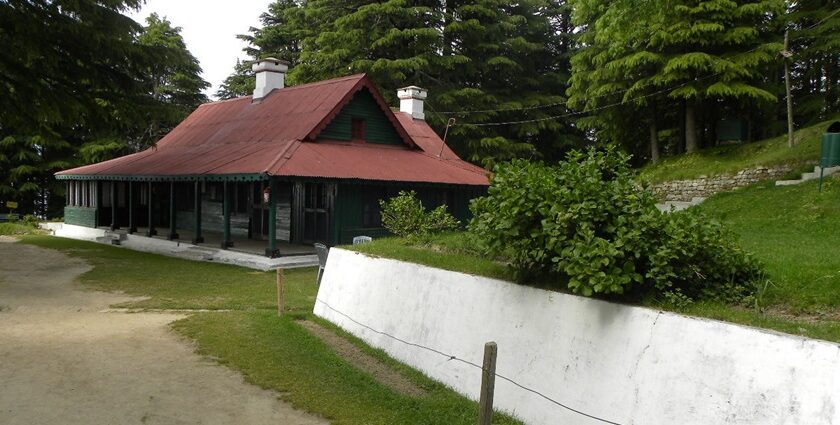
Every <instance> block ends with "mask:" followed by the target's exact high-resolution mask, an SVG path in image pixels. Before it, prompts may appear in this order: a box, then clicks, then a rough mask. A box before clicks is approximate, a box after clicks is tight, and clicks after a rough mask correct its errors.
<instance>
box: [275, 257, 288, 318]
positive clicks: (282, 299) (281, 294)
mask: <svg viewBox="0 0 840 425" xmlns="http://www.w3.org/2000/svg"><path fill="white" fill-rule="evenodd" d="M285 280H286V279H285V278H284V277H283V268H281V267H278V268H277V315H278V316H283V310H285V309H286V288H285V285H286V282H285Z"/></svg>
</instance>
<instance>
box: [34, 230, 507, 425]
mask: <svg viewBox="0 0 840 425" xmlns="http://www.w3.org/2000/svg"><path fill="white" fill-rule="evenodd" d="M23 242H24V243H29V244H33V245H37V246H40V247H43V248H49V249H57V250H60V251H62V252H64V253H66V254H68V255H71V256H75V257H80V258H83V259H85V260H86V261H88V262H89V263H90V264H91V265H93V266H94V268H93V270H91V271H90V272H88V273H85V274H84V275H82V276H81V277H80V279H79V280H80V281H81V283H82V284H84V285H86V286H89V287H91V288H94V289H100V290H107V291H123V292H125V293H128V294H131V295H145V296H148V297H149V298H148V299H146V300H143V301H139V302H131V303H126V304H125V305H124V307H139V308H167V309H168V308H189V309H230V310H233V311H230V312H208V313H196V314H192V315H190V316H189V317H188V318H187V319H184V320H180V321H178V322H175V323H174V324H173V328H175V329H176V330H177V331H178V332H180V333H182V334H184V335H187V336H189V337H191V338H193V339H194V340H195V341H196V342H197V343H198V344H197V346H198V351H199V353H201V354H204V355H208V356H211V357H213V358H214V359H216V360H217V361H219V362H220V363H222V364H225V365H228V366H230V367H232V368H234V369H236V370H239V371H240V372H241V373H242V374H243V375H244V376H245V379H246V380H247V381H248V382H251V383H253V384H256V385H259V386H262V387H264V388H269V389H273V390H276V391H279V392H281V393H282V394H283V398H284V399H285V400H287V401H289V402H291V403H292V404H293V405H294V406H295V407H297V408H300V409H303V410H307V411H309V412H313V413H316V414H319V415H321V416H323V417H326V418H328V419H329V420H330V421H331V422H332V423H335V424H350V425H353V424H358V425H363V424H365V425H366V424H382V425H386V424H395V423H400V424H441V425H444V424H447V425H448V424H465V425H466V424H474V423H476V422H477V421H478V413H477V412H478V405H477V403H475V402H473V401H470V400H468V399H466V398H464V397H462V396H460V395H458V394H457V393H455V392H454V391H452V390H450V389H448V388H447V387H445V386H443V385H441V384H439V383H436V382H434V381H432V380H430V379H428V378H427V377H425V376H423V375H422V374H421V373H419V372H417V371H415V370H413V369H411V368H409V367H407V366H405V365H403V364H400V363H398V362H396V361H395V360H393V359H390V358H389V357H388V356H387V355H385V354H384V353H383V352H381V351H379V350H375V349H372V348H370V347H368V346H366V345H365V344H363V343H362V342H361V341H359V340H358V339H356V338H353V337H352V336H349V335H347V334H346V333H343V332H339V333H341V334H342V335H344V336H345V337H347V338H348V339H349V340H350V341H351V342H353V343H354V344H356V345H357V346H359V347H360V348H361V349H362V350H364V351H366V352H368V353H369V354H371V355H373V356H375V357H377V358H379V359H380V360H381V361H383V362H385V363H387V364H389V365H391V366H393V367H394V368H396V369H397V370H399V371H400V372H402V373H403V374H404V375H405V376H407V377H408V378H409V379H411V380H412V381H414V382H415V383H416V384H417V385H418V386H420V387H421V388H424V389H426V390H427V391H428V394H427V395H426V396H424V397H420V398H412V397H408V396H404V395H401V394H399V393H396V392H395V391H393V390H392V389H390V388H389V387H386V386H384V385H382V384H380V383H378V382H377V381H375V380H373V378H371V377H370V376H368V375H367V374H365V373H364V372H361V371H360V370H358V369H356V368H355V367H354V366H352V365H351V364H350V363H348V362H347V361H345V360H344V359H342V358H341V357H339V356H337V355H336V354H335V353H334V352H333V351H332V349H330V348H329V347H328V346H327V345H326V344H324V343H323V342H321V340H319V339H318V338H315V337H313V336H312V335H311V334H309V333H308V332H307V331H306V330H305V329H304V328H303V327H301V326H300V325H298V324H297V323H296V320H298V319H302V318H306V319H312V320H317V319H314V318H313V317H312V315H311V313H310V312H311V311H312V308H313V304H314V300H315V296H316V294H317V287H316V286H315V285H314V282H315V269H311V268H310V269H297V270H288V271H286V278H287V280H286V307H287V309H288V310H291V311H292V312H293V313H291V314H287V315H286V316H284V317H282V318H281V317H278V316H277V313H276V304H275V302H276V293H275V275H274V273H264V272H256V271H251V270H248V269H244V268H240V267H235V266H229V265H224V264H208V263H200V262H193V261H187V260H181V259H175V258H170V257H164V256H161V255H155V254H149V253H143V252H136V251H130V250H127V249H121V248H117V247H112V246H109V245H102V244H96V243H91V242H82V241H75V240H70V239H60V238H54V237H51V236H44V235H35V236H25V237H24V238H23ZM320 323H321V324H322V325H324V326H327V327H330V325H329V324H328V323H325V322H322V321H320ZM494 420H495V421H494V423H498V424H517V423H519V422H517V421H515V420H513V419H511V418H510V417H507V416H504V415H496V416H494Z"/></svg>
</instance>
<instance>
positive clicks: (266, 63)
mask: <svg viewBox="0 0 840 425" xmlns="http://www.w3.org/2000/svg"><path fill="white" fill-rule="evenodd" d="M251 69H252V70H254V74H255V75H256V76H257V85H256V87H254V96H253V97H252V98H251V101H252V102H258V101H260V100H262V98H264V97H266V96H267V95H268V93H270V92H271V91H272V90H274V89H282V88H283V84H284V83H285V78H286V71H288V70H289V62H286V61H284V60H280V59H275V58H265V59H261V60H259V61H257V62H254V64H253V65H251Z"/></svg>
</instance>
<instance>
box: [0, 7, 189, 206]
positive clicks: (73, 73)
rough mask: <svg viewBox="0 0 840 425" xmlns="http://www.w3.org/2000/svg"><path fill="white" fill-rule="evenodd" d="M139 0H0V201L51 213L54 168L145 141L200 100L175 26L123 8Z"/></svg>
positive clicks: (60, 202)
mask: <svg viewBox="0 0 840 425" xmlns="http://www.w3.org/2000/svg"><path fill="white" fill-rule="evenodd" d="M140 4H141V2H139V1H134V0H124V1H103V0H74V1H66V0H55V1H49V2H42V1H39V2H32V1H24V0H9V1H4V2H0V40H2V45H3V49H0V203H4V202H5V201H17V202H18V203H19V205H20V212H21V213H25V214H27V213H37V214H40V215H49V216H52V215H60V214H61V209H62V208H63V206H64V199H63V190H64V189H63V185H62V184H59V183H58V182H56V180H55V179H54V178H53V173H54V172H56V171H59V170H61V169H64V168H68V167H72V166H76V165H81V164H85V163H89V162H91V161H96V160H101V159H107V158H110V157H112V156H114V155H117V154H122V153H128V152H130V151H131V150H133V149H135V148H137V147H140V146H144V145H148V144H149V143H152V142H154V140H155V136H156V135H159V134H160V133H161V132H162V131H163V130H165V129H166V128H167V127H169V126H172V125H174V124H175V123H177V122H178V121H180V119H182V118H183V115H184V114H185V113H186V112H188V110H189V109H190V108H192V107H194V106H195V104H196V102H200V101H202V98H201V95H200V93H199V91H200V89H201V88H202V87H204V86H203V85H202V84H205V83H203V82H202V81H201V80H200V79H199V78H198V72H200V69H198V68H197V63H195V62H194V59H191V56H189V55H188V54H184V52H185V50H186V48H185V47H184V45H183V41H180V42H178V40H180V35H179V34H178V31H177V29H175V28H171V27H170V26H169V24H168V22H165V20H160V19H158V21H157V22H151V23H150V28H149V29H148V31H147V30H146V29H144V28H143V27H142V26H141V25H140V24H138V23H136V22H134V21H133V20H131V19H130V18H128V17H126V16H125V15H123V12H125V11H126V10H128V9H132V8H137V7H139V5H140ZM153 34H154V35H153ZM140 38H143V39H144V41H142V42H141V41H140ZM183 77H187V78H183ZM188 80H189V81H188ZM188 82H189V84H187V83H188ZM150 123H157V124H154V125H153V126H150ZM155 128H160V129H162V130H161V131H154V129H155Z"/></svg>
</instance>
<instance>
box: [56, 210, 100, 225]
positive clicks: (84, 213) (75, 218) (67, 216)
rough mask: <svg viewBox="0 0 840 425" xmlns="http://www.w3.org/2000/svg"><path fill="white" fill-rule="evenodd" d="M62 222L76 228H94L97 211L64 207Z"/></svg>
mask: <svg viewBox="0 0 840 425" xmlns="http://www.w3.org/2000/svg"><path fill="white" fill-rule="evenodd" d="M64 222H65V223H67V224H75V225H76V226H85V227H96V226H97V224H98V223H97V210H96V208H88V207H64Z"/></svg>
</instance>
